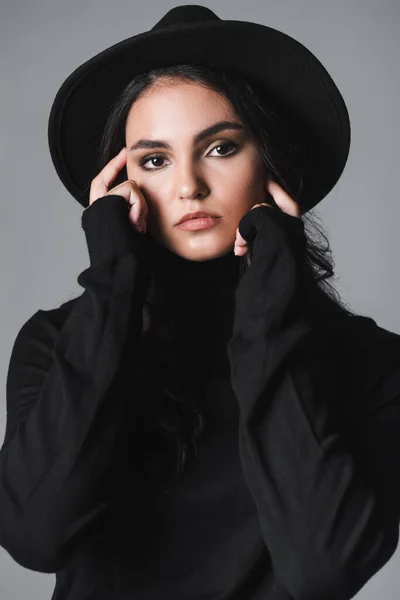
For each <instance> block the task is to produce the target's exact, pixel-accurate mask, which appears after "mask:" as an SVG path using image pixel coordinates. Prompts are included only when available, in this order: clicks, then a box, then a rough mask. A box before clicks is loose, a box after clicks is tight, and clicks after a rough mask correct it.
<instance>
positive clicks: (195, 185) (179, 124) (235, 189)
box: [125, 81, 267, 261]
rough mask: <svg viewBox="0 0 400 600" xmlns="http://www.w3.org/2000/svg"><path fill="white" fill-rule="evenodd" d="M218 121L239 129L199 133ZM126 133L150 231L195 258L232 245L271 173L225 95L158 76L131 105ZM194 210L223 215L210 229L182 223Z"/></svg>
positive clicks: (212, 255) (130, 176) (131, 176)
mask: <svg viewBox="0 0 400 600" xmlns="http://www.w3.org/2000/svg"><path fill="white" fill-rule="evenodd" d="M221 121H229V122H232V123H234V124H236V125H237V126H238V128H235V129H233V128H228V127H227V126H226V125H225V126H224V127H221V129H218V131H214V132H212V133H209V134H208V135H206V134H205V133H204V135H202V136H201V137H199V134H201V133H202V132H205V130H206V129H208V128H209V127H211V126H213V125H215V124H217V123H220V122H221ZM125 135H126V146H127V148H128V156H127V163H126V169H127V174H128V179H133V180H134V181H135V182H136V183H137V184H138V186H139V188H140V190H141V192H142V193H143V195H144V197H145V199H146V202H147V205H148V209H149V212H148V221H147V232H148V234H149V235H151V236H152V237H153V238H154V239H155V240H156V241H157V242H158V243H160V244H162V245H163V246H165V247H166V248H168V249H170V250H172V251H173V252H175V253H176V254H179V255H180V256H182V257H184V258H187V259H189V260H193V261H204V260H209V259H212V258H216V257H218V256H222V255H224V254H227V253H228V252H231V251H233V247H234V242H235V237H236V228H237V226H238V224H239V221H240V219H241V218H242V216H243V215H244V214H245V213H246V212H248V211H249V210H251V208H252V206H253V205H254V204H257V203H260V202H263V201H265V193H266V184H267V178H266V173H265V168H264V165H263V163H262V160H261V157H260V154H259V152H258V148H257V146H256V142H254V141H253V140H252V139H251V138H250V137H249V135H248V134H247V133H246V131H245V129H244V127H243V124H242V123H241V121H240V120H239V119H238V117H237V116H236V114H235V113H234V111H233V109H232V107H231V106H230V105H229V103H228V102H227V101H226V100H225V98H223V97H222V96H221V95H220V94H218V93H217V92H215V91H213V90H209V89H207V88H205V87H203V86H201V85H198V84H196V83H192V82H190V83H186V82H184V83H183V82H180V81H174V82H168V83H167V84H166V83H165V82H164V83H158V84H157V85H155V86H153V87H152V88H151V90H149V91H148V92H147V93H146V95H145V96H142V97H140V98H139V99H138V100H137V101H136V102H135V103H134V104H133V105H132V107H131V110H130V112H129V115H128V118H127V121H126V130H125ZM197 138H199V139H197ZM143 140H146V143H144V142H143ZM138 142H139V143H138ZM132 146H136V148H135V147H134V148H133V149H132ZM143 146H145V147H143ZM197 210H204V211H206V212H210V213H212V214H214V215H218V217H219V218H218V219H216V220H215V222H214V225H213V226H212V227H210V228H208V229H199V230H193V231H189V230H184V229H181V228H179V227H178V226H177V222H178V221H179V220H180V219H181V218H182V217H183V215H184V214H186V213H188V212H192V211H197Z"/></svg>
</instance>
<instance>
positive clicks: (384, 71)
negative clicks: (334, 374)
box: [0, 0, 400, 600]
mask: <svg viewBox="0 0 400 600" xmlns="http://www.w3.org/2000/svg"><path fill="white" fill-rule="evenodd" d="M179 3H180V2H179V0H178V1H176V2H167V1H164V2H156V1H155V0H146V2H132V1H131V2H128V1H126V0H113V1H112V2H107V1H106V0H103V1H101V0H87V1H84V0H68V2H62V1H61V0H51V1H50V0H33V1H32V0H1V5H0V56H1V58H0V61H1V63H0V64H1V79H0V94H1V95H0V103H1V111H0V140H1V143H0V174H1V219H0V223H1V225H0V227H1V231H0V240H1V245H0V260H1V280H2V282H3V283H2V286H1V294H0V302H1V331H2V336H1V346H0V352H1V378H2V379H1V385H2V389H3V395H2V405H1V410H0V415H1V416H0V419H1V425H2V427H3V432H2V433H3V435H4V431H5V419H6V397H5V386H6V375H7V367H8V361H9V357H10V353H11V348H12V344H13V342H14V339H15V337H16V335H17V333H18V330H19V329H20V328H21V326H22V325H23V323H24V322H25V321H26V320H27V319H28V318H29V317H30V316H31V315H32V314H33V313H34V312H36V311H37V310H38V309H39V308H42V309H44V310H47V309H50V308H54V307H56V306H58V305H59V304H61V302H63V301H65V300H67V299H69V298H70V297H72V296H75V295H76V294H77V293H82V288H81V287H80V286H79V285H78V283H77V276H78V274H79V273H80V272H81V271H82V270H83V269H86V268H87V266H88V264H89V263H88V255H87V248H86V242H85V237H84V233H83V230H82V229H81V223H80V219H81V213H82V210H83V209H82V207H81V206H80V205H79V204H78V203H77V202H76V201H75V200H74V199H73V197H72V196H71V195H70V194H69V193H68V192H67V191H66V189H65V188H64V187H63V185H62V183H61V182H60V180H59V179H58V176H57V174H56V172H55V170H54V167H53V165H52V162H51V159H50V154H49V150H48V146H47V120H48V116H49V111H50V107H51V104H52V102H53V99H54V97H55V94H56V92H57V90H58V89H59V87H60V86H61V84H62V83H63V81H64V80H65V79H66V78H67V76H68V75H69V74H70V73H71V72H72V71H73V70H74V69H75V68H76V67H78V66H79V65H80V64H81V63H82V62H84V61H86V60H87V59H89V58H90V57H92V56H93V55H95V54H97V53H98V52H100V51H102V50H103V49H105V48H106V47H108V46H110V45H112V44H115V43H117V42H119V41H121V40H123V39H125V38H128V37H130V36H132V35H134V34H136V33H140V32H142V31H145V30H148V29H150V28H151V27H152V26H153V25H154V24H155V23H156V22H157V21H158V20H159V19H160V18H161V17H162V16H163V15H164V14H165V13H166V12H167V11H168V10H169V9H170V8H172V7H173V6H176V5H178V4H179ZM183 3H184V2H182V4H183ZM199 3H200V4H201V2H199ZM188 4H193V3H190V2H189V3H188ZM203 4H204V5H205V6H208V7H209V8H211V9H212V10H214V11H215V12H216V14H217V15H218V16H220V17H221V18H227V19H235V20H244V21H253V22H258V23H263V24H264V25H268V26H271V27H273V28H275V29H279V30H281V31H284V32H285V33H287V34H289V35H291V36H293V37H294V38H296V39H297V40H299V41H300V42H301V43H303V44H304V45H305V46H307V47H308V48H309V49H310V50H311V51H312V52H313V53H314V54H315V55H316V56H317V57H318V58H319V59H320V60H321V62H322V63H323V64H324V66H325V67H326V68H327V70H328V71H329V73H330V74H331V76H332V77H333V79H334V81H335V82H336V84H337V86H338V87H339V89H340V91H341V93H342V95H343V97H344V99H345V102H346V104H347V106H348V110H349V113H350V119H351V125H352V143H351V150H350V156H349V159H348V162H347V165H346V168H345V170H344V172H343V175H342V177H341V178H340V180H339V182H338V183H337V185H336V186H335V188H334V189H333V190H332V191H331V193H330V194H329V195H328V196H327V197H326V198H325V199H324V200H323V201H322V202H321V203H320V204H319V205H318V207H317V208H316V209H314V213H316V214H317V215H319V216H320V218H321V220H322V222H323V224H324V226H325V230H326V232H327V235H328V237H329V239H330V241H331V244H332V249H333V256H334V259H335V263H336V274H337V279H336V280H334V283H335V286H336V288H337V289H338V291H339V293H340V294H341V295H342V296H343V297H344V298H345V299H346V300H347V301H349V302H350V305H351V307H352V308H353V309H356V310H357V311H358V312H360V313H362V314H364V315H368V316H371V317H372V318H374V319H375V320H376V321H377V323H378V324H379V325H380V326H381V327H384V328H386V329H389V330H392V331H395V332H397V333H400V314H399V309H400V285H399V262H398V261H399V257H400V238H399V221H400V198H399V193H398V189H399V186H398V179H397V177H398V176H399V172H400V167H399V158H400V153H399V149H398V139H399V133H400V132H399V124H400V116H399V100H400V93H399V56H400V36H399V33H398V29H399V26H400V0H374V1H371V0H334V1H328V0H270V1H261V0H246V2H243V1H240V2H239V1H236V2H233V1H232V0H229V1H228V0H225V1H222V0H220V1H215V2H203ZM232 43H234V40H232ZM254 60H262V56H256V57H254ZM399 433H400V432H399ZM399 567H400V560H399V550H397V552H396V553H395V555H394V556H393V557H392V558H391V560H390V561H389V562H388V563H387V564H386V565H385V566H384V567H383V569H381V571H379V572H378V573H377V574H376V575H375V576H374V577H373V578H372V579H371V580H370V581H369V582H368V583H367V585H366V586H365V587H364V588H363V589H362V590H361V591H360V592H359V594H358V595H357V598H359V599H365V600H367V599H368V600H372V599H374V600H375V598H377V597H380V598H382V600H397V599H398V597H399V593H398V589H399V586H400V568H399ZM54 584H55V576H54V575H46V574H42V573H36V572H33V571H30V570H28V569H25V568H23V567H21V566H20V565H19V564H17V563H16V562H15V561H14V560H13V559H12V558H11V557H10V555H9V554H8V553H7V552H6V551H5V550H4V549H2V548H0V598H1V600H14V599H18V600H20V599H22V598H30V599H31V600H45V599H46V598H48V599H50V598H51V595H52V592H53V588H54ZM116 600H117V599H116ZM321 600H322V599H321Z"/></svg>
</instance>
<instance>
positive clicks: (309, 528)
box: [0, 6, 400, 600]
mask: <svg viewBox="0 0 400 600" xmlns="http://www.w3.org/2000/svg"><path fill="white" fill-rule="evenodd" d="M235 23H236V22H232V21H231V22H229V21H227V22H224V21H221V20H219V19H218V17H216V15H215V14H214V13H212V11H210V10H209V9H206V8H203V7H198V6H186V7H185V6H184V7H177V8H175V9H173V10H171V11H169V12H168V13H167V15H166V16H165V17H164V18H163V19H162V20H161V21H160V22H159V23H158V24H157V25H156V26H155V28H153V30H154V31H152V32H148V33H146V34H145V36H144V37H141V36H135V37H134V38H130V40H127V41H126V42H125V43H123V42H121V44H120V45H117V46H116V47H113V48H111V49H109V50H108V51H105V52H104V53H103V54H101V55H99V56H98V57H95V59H92V62H91V61H88V63H87V64H85V65H83V66H82V67H81V68H80V69H78V70H77V72H76V73H74V74H73V75H72V76H71V77H70V78H69V80H67V81H66V82H65V83H64V84H63V86H62V88H61V89H60V91H59V93H58V95H57V98H56V100H55V103H54V105H53V109H52V114H51V118H50V122H49V142H50V149H51V152H52V158H53V161H54V164H55V166H56V168H57V171H58V173H59V175H60V177H61V179H62V181H63V183H64V184H65V185H66V186H67V188H68V189H69V190H70V191H71V193H72V194H73V195H74V197H75V198H76V199H77V200H78V201H79V202H80V203H81V204H82V205H84V206H86V210H85V211H84V212H83V215H82V226H83V229H84V231H85V234H86V239H87V243H88V250H89V257H90V266H89V268H87V269H86V270H85V271H83V272H82V273H81V274H80V275H79V277H78V282H79V283H80V285H82V287H83V288H84V292H83V293H82V294H81V295H80V296H79V297H78V298H74V299H72V300H69V301H68V302H65V303H64V304H63V305H62V306H60V307H58V308H56V309H53V310H49V311H43V310H39V311H37V313H35V314H34V315H33V316H32V317H31V319H29V320H28V322H27V323H25V324H24V326H23V327H22V328H21V330H20V332H19V334H18V336H17V338H16V341H15V343H14V347H13V351H12V356H11V359H10V365H9V371H8V380H7V429H6V436H5V440H4V443H3V447H2V449H1V454H0V459H1V462H0V465H1V470H0V474H1V477H0V492H1V493H0V514H1V521H0V522H1V527H0V543H1V545H2V546H3V548H5V549H6V550H7V552H9V554H10V555H11V556H12V557H13V558H14V559H15V560H16V561H17V562H18V563H19V564H21V565H22V566H25V567H26V568H29V569H33V570H37V571H41V572H46V573H56V589H55V593H54V595H53V599H57V600H60V599H63V600H64V599H68V600H78V599H80V598H82V599H83V598H96V600H99V599H101V598H118V599H122V598H133V597H134V598H161V597H162V598H170V597H171V598H185V599H187V598H200V597H213V598H218V599H223V598H246V599H247V598H248V599H250V598H252V599H256V598H271V599H272V598H274V599H278V598H279V599H288V600H289V598H296V599H303V598H304V599H305V598H307V599H310V598H318V600H320V599H321V598H324V599H326V600H328V599H335V600H338V599H339V598H340V599H344V598H351V597H353V596H354V595H355V594H356V593H357V591H358V590H360V589H361V588H362V587H363V586H364V585H365V584H366V583H367V581H368V580H369V579H370V578H371V577H372V576H373V575H374V574H375V573H376V572H377V571H378V570H379V569H380V568H381V567H382V566H383V565H384V564H386V563H387V561H388V560H389V559H390V558H391V556H392V555H393V553H394V552H395V550H396V547H397V543H398V522H399V501H400V493H399V487H400V486H399V481H400V480H399V475H398V468H397V463H398V458H399V454H400V447H399V441H398V427H399V425H400V410H399V402H400V400H399V399H400V392H399V390H400V369H399V345H400V339H399V336H398V335H397V334H395V333H393V332H389V331H386V330H384V329H382V328H380V327H378V326H377V324H376V322H375V321H374V320H373V319H371V318H368V317H363V316H358V315H355V314H354V313H352V311H350V310H349V309H348V308H346V307H345V306H344V304H343V303H342V302H341V301H340V299H338V297H337V295H336V293H335V291H334V290H333V288H330V287H329V286H328V282H327V281H325V280H326V279H327V278H329V277H331V276H332V274H333V270H332V265H331V262H330V260H328V258H327V257H326V251H327V250H328V249H326V250H324V249H321V248H320V247H319V246H318V244H316V243H315V242H313V241H312V239H311V238H310V237H308V236H307V235H306V233H305V228H304V222H305V221H303V219H304V220H305V217H304V216H303V215H304V213H305V212H306V210H309V209H310V208H312V207H313V206H315V205H316V204H317V203H318V202H319V201H321V200H322V198H323V197H324V195H326V194H327V193H328V191H329V189H330V188H331V187H332V186H333V185H334V183H335V182H336V181H337V179H338V178H339V176H340V173H341V171H342V169H343V167H344V163H345V161H346V158H347V153H348V144H347V145H346V139H347V140H349V136H346V124H347V126H348V123H347V121H346V112H345V111H344V109H343V105H342V104H341V100H340V95H338V94H339V92H338V91H337V89H336V87H335V85H334V84H333V82H330V83H329V86H330V87H329V86H328V87H327V88H324V89H328V90H329V94H330V97H331V98H334V97H335V102H336V106H337V107H341V111H342V112H340V111H339V110H338V111H337V113H334V112H333V111H331V107H327V108H326V113H324V110H323V107H324V106H325V105H324V104H323V103H322V101H321V104H320V109H319V110H320V112H319V113H318V110H314V111H313V110H311V109H310V106H311V105H312V102H310V98H311V99H312V101H314V102H315V101H316V99H317V95H318V94H319V93H322V92H320V87H319V86H317V85H315V87H313V86H312V85H311V81H310V80H309V79H307V77H308V76H307V77H306V72H305V71H304V72H303V73H302V76H301V80H300V81H299V82H298V85H297V86H294V87H293V90H294V96H295V95H296V94H298V102H296V107H297V111H298V112H296V110H294V112H292V113H291V112H290V111H288V112H287V113H286V110H285V107H284V105H285V102H284V99H283V98H282V100H281V104H280V106H278V107H276V106H275V104H274V102H273V97H274V94H273V93H272V92H273V91H275V92H278V88H279V89H280V90H283V89H284V84H285V83H289V79H291V81H292V85H293V83H294V80H293V73H292V72H291V70H290V65H291V64H292V63H291V60H293V59H292V55H291V54H290V53H288V54H287V55H286V54H285V52H284V53H283V54H282V50H281V49H280V48H282V47H283V46H281V47H280V46H279V44H278V42H279V41H280V42H281V44H282V42H283V41H285V42H286V43H289V42H288V38H287V36H285V34H281V33H279V32H276V31H275V30H271V29H269V28H263V27H261V26H258V25H255V24H241V26H240V27H239V25H237V24H235ZM259 28H260V29H259ZM234 31H235V33H236V35H237V37H236V38H235V39H236V41H237V43H239V41H240V39H241V38H240V36H241V35H242V36H247V40H248V43H249V44H255V45H254V46H249V48H248V50H249V55H251V56H254V51H255V50H256V47H257V44H260V45H262V44H268V43H269V42H271V41H273V42H274V43H273V44H271V49H275V52H277V54H276V56H275V58H276V59H277V58H278V57H279V59H280V61H279V67H280V68H279V73H280V77H281V78H282V79H281V81H278V80H277V79H275V80H274V79H273V77H272V74H273V69H274V67H273V64H275V63H273V62H271V65H270V70H267V71H266V73H265V74H264V75H260V80H259V81H258V84H259V85H257V81H255V80H253V78H251V77H250V72H251V68H252V67H251V66H250V64H247V63H246V62H244V61H242V60H241V57H240V56H239V57H237V58H236V63H237V64H236V67H237V68H230V67H229V64H228V62H229V60H233V58H232V52H229V50H228V49H225V50H224V48H225V45H224V44H223V41H224V36H231V35H232V33H233V32H234ZM206 33H207V35H206ZM256 34H257V35H259V38H258V39H256ZM196 36H200V37H199V38H197V37H196ZM198 39H203V40H204V39H205V40H207V41H209V42H210V43H209V45H206V44H204V45H203V47H202V49H201V51H202V55H203V57H204V62H203V64H197V63H196V61H195V54H191V52H195V51H196V52H199V49H198V43H197V41H198ZM227 39H228V38H225V41H226V40H227ZM229 39H231V38H229ZM244 39H245V38H244V37H243V38H242V41H244ZM188 40H190V43H189V41H188ZM219 40H220V41H221V45H220V46H219V49H220V50H221V54H220V62H221V64H220V65H217V64H215V62H214V61H212V60H211V58H212V56H214V52H215V46H214V45H213V43H212V42H215V43H217V41H219ZM150 41H151V43H152V46H151V48H152V55H151V57H149V56H147V55H146V61H147V62H146V64H147V67H148V68H147V69H146V70H144V69H143V65H139V64H136V70H135V69H133V71H134V77H133V76H132V75H133V73H132V72H131V71H129V72H128V71H127V66H128V65H130V64H131V63H130V62H129V60H130V58H131V57H132V56H133V55H135V56H137V63H140V60H143V59H140V58H139V57H142V56H144V54H143V53H144V50H145V48H149V47H150V46H149V44H150ZM124 44H125V45H124ZM293 44H296V43H295V42H294V41H293ZM242 47H243V46H242ZM128 48H130V49H131V52H132V54H129V52H128ZM285 48H286V47H285ZM193 49H195V50H193ZM297 50H299V48H297ZM272 51H273V50H271V52H272ZM304 52H305V53H307V52H308V51H306V50H305V49H304ZM134 53H136V54H134ZM269 56H270V57H271V58H272V55H269ZM178 57H179V58H180V59H181V60H179V61H178V60H177V59H178ZM189 57H191V58H192V62H189V61H187V60H186V59H188V58H189ZM285 57H286V60H287V61H288V62H287V63H286V65H284V63H283V62H282V61H283V60H284V59H285ZM308 58H309V59H310V55H308ZM228 59H229V60H228ZM315 60H316V59H315ZM248 62H249V63H250V61H248ZM188 63H189V64H188ZM195 63H196V64H195ZM246 64H247V66H246ZM94 65H96V67H97V69H99V70H98V71H96V69H95V68H94ZM239 67H240V68H239ZM322 69H323V67H321V71H320V72H319V74H318V75H317V74H316V73H317V71H315V70H314V71H312V72H313V73H314V76H315V78H316V79H315V80H314V84H316V82H317V79H318V77H321V78H322V77H325V83H327V82H328V81H329V80H328V79H326V78H327V75H326V74H324V73H323V71H322ZM262 77H264V80H265V81H264V83H265V84H266V83H267V82H268V81H269V83H270V86H271V88H270V92H271V93H270V96H268V95H265V88H263V87H262V85H261V83H262V81H261V79H262ZM303 77H304V81H303ZM117 80H118V81H117ZM105 81H106V82H109V84H110V85H109V86H107V85H105V83H104V82H105ZM122 81H124V82H125V85H124V86H123V87H121V82H122ZM80 85H82V87H79V86H80ZM305 87H306V88H307V90H308V94H309V96H307V94H305V92H304V88H305ZM101 89H102V90H104V92H103V95H101V93H100V90H101ZM321 89H322V88H321ZM335 90H336V91H335ZM303 92H304V94H303ZM334 93H336V94H337V95H336V96H334ZM93 97H94V98H97V101H98V103H99V104H98V106H97V105H93V104H92V105H91V104H90V100H93ZM301 98H303V104H302V103H301ZM106 99H107V102H106ZM286 99H288V98H287V97H286ZM67 100H68V102H67ZM332 102H333V100H332ZM88 106H92V108H93V107H94V106H95V107H96V110H94V108H93V111H92V112H90V111H89V112H85V110H87V107H88ZM307 107H308V108H307ZM77 114H81V115H82V114H84V115H85V118H84V119H82V120H81V121H80V122H79V127H78V122H77V121H76V120H74V118H76V115H77ZM283 114H285V117H283V116H282V115H283ZM311 114H313V120H312V121H310V122H311V123H312V125H310V127H311V129H312V132H310V135H309V137H308V136H306V135H305V133H304V131H303V136H301V135H300V131H301V117H302V118H303V119H304V122H306V120H307V115H308V117H310V115H311ZM329 115H330V117H329ZM338 115H339V116H338ZM330 119H331V120H330ZM336 119H337V120H336ZM322 122H325V129H324V133H325V134H326V137H325V136H321V137H320V138H318V136H317V133H316V131H315V130H317V129H318V128H319V127H320V125H321V123H322ZM228 124H229V125H228ZM335 128H337V129H335ZM99 131H100V133H101V139H100V137H99V136H98V133H99ZM338 131H340V132H341V133H340V136H339V134H338V133H337V132H338ZM311 133H313V134H314V135H311ZM78 134H79V135H78ZM96 136H97V137H96ZM329 136H330V137H329ZM98 142H99V143H98ZM328 146H329V147H328ZM221 150H222V153H221ZM97 151H99V153H98V155H99V160H98V162H97V163H96V165H97V168H98V171H97V172H96V174H95V175H91V174H92V173H93V171H94V158H93V156H94V154H95V153H96V152H97ZM88 157H89V158H88ZM313 157H314V158H313ZM289 158H290V161H291V162H289ZM330 159H332V160H330ZM88 179H89V180H90V185H87V184H86V181H87V180H88ZM88 192H89V193H88ZM196 211H205V212H207V213H209V214H210V215H211V216H210V217H208V218H205V219H201V218H199V219H194V220H192V222H190V220H189V221H188V220H186V221H184V225H183V226H181V224H180V222H181V221H182V218H183V217H185V215H187V214H188V213H194V212H196ZM189 216H190V215H189ZM310 223H311V224H312V221H310Z"/></svg>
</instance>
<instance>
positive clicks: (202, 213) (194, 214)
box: [176, 210, 218, 225]
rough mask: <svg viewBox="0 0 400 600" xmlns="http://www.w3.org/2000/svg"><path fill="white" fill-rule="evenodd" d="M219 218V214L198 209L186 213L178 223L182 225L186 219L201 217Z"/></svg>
mask: <svg viewBox="0 0 400 600" xmlns="http://www.w3.org/2000/svg"><path fill="white" fill-rule="evenodd" d="M203 217H204V218H206V219H208V218H213V219H214V218H218V215H213V214H212V213H209V212H205V211H204V210H196V211H194V212H190V213H186V215H183V217H182V218H181V219H180V220H179V221H178V222H177V223H176V224H177V225H181V223H184V222H185V221H188V220H191V219H200V218H203Z"/></svg>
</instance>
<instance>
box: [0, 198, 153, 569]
mask: <svg viewBox="0 0 400 600" xmlns="http://www.w3.org/2000/svg"><path fill="white" fill-rule="evenodd" d="M81 222H82V228H83V229H84V232H85V234H86V240H87V244H88V251H89V257H90V266H89V268H87V269H86V270H84V271H83V272H82V273H81V274H80V275H79V276H78V279H77V281H78V283H79V285H80V286H81V287H83V288H84V291H83V293H82V294H81V295H80V296H79V297H78V298H76V299H73V300H72V301H69V302H67V303H65V305H63V306H62V307H60V308H58V309H55V310H50V311H43V310H39V311H37V312H36V313H35V314H34V315H33V316H32V317H31V318H30V319H29V320H28V321H27V322H26V323H25V324H24V325H23V326H22V328H21V329H20V331H19V333H18V335H17V337H16V339H15V342H14V345H13V348H12V352H11V358H10V362H9V367H8V375H7V384H6V385H7V399H6V401H7V423H6V434H5V438H4V441H3V445H2V448H1V450H0V544H1V546H2V547H3V548H4V549H5V550H6V551H7V552H8V553H9V554H10V555H11V557H12V558H13V559H14V560H15V561H17V562H18V563H19V564H21V565H22V566H24V567H25V568H28V569H31V570H34V571H40V572H43V573H54V572H56V571H57V570H59V569H61V568H63V566H64V565H65V564H66V563H67V562H68V561H69V559H70V558H71V557H72V556H73V554H74V553H75V552H76V551H77V550H78V549H79V548H80V547H81V546H82V545H83V544H86V543H88V542H90V540H91V539H92V536H93V535H94V534H95V533H96V532H98V531H99V530H100V525H101V522H102V520H103V519H104V517H105V514H106V510H107V506H108V503H109V500H110V494H111V490H112V487H113V486H112V484H111V473H112V457H113V452H114V450H115V447H116V446H115V442H116V438H117V432H118V424H119V417H120V413H121V399H120V398H119V395H118V394H116V395H115V396H113V394H112V383H113V381H114V378H115V374H116V372H117V369H118V368H119V366H120V365H121V360H122V358H123V356H124V352H125V349H126V346H125V344H127V343H128V342H129V344H132V343H133V344H135V343H136V340H137V339H138V337H139V336H140V333H141V327H142V303H143V298H144V294H145V290H146V285H145V284H146V281H147V279H146V273H145V271H144V270H143V269H142V265H143V260H142V259H143V255H142V254H141V253H142V252H143V243H144V242H142V237H143V234H141V233H139V232H137V231H136V230H134V229H133V227H132V225H131V223H130V222H129V219H128V206H127V203H126V201H125V199H124V198H123V197H122V196H117V195H114V196H112V195H109V196H105V197H102V198H99V199H98V200H96V202H94V203H93V204H92V205H91V206H90V207H89V208H88V209H87V210H86V211H85V212H84V213H83V214H82V221H81ZM66 306H70V308H69V310H67V311H66V310H65V308H66ZM64 313H66V314H64ZM129 348H131V346H129ZM131 352H132V351H131ZM131 356H132V353H131ZM136 401H137V402H140V398H137V399H136Z"/></svg>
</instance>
